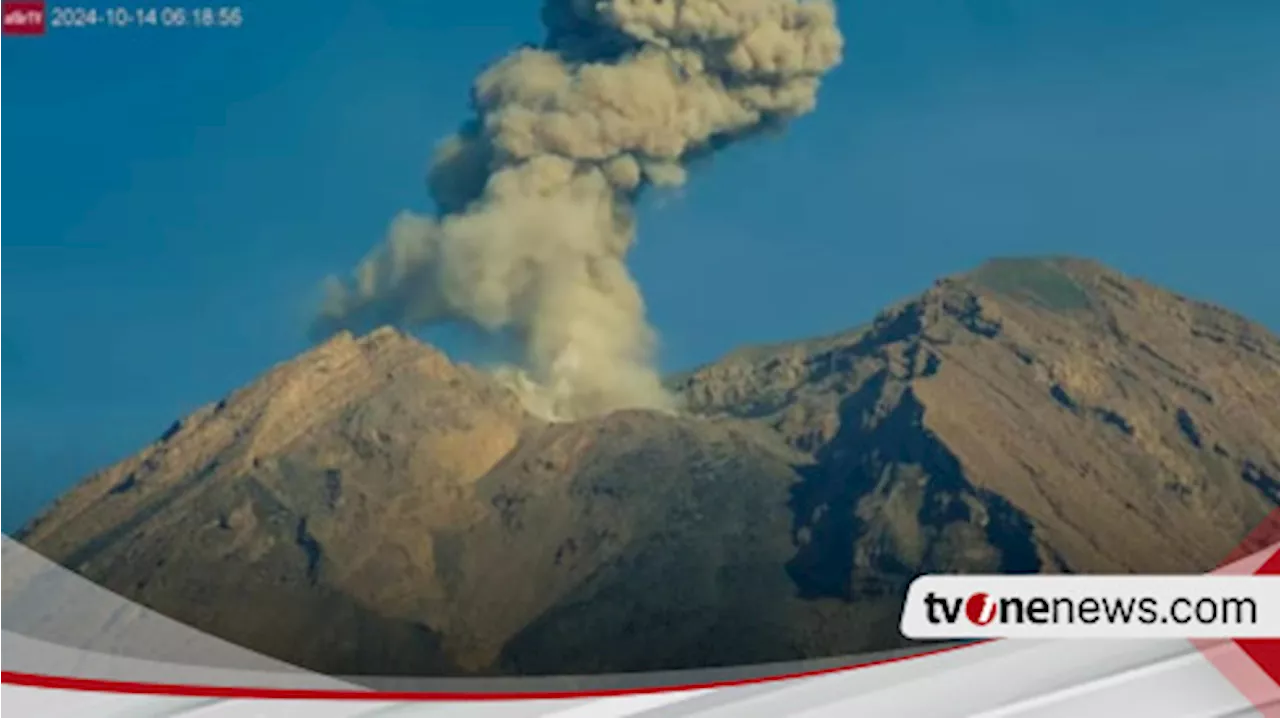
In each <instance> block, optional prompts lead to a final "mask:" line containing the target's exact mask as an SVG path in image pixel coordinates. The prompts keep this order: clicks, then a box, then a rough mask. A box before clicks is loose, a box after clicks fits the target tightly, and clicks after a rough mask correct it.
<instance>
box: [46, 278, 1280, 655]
mask: <svg viewBox="0 0 1280 718" xmlns="http://www.w3.org/2000/svg"><path fill="white" fill-rule="evenodd" d="M673 384H674V388H676V389H677V390H678V391H679V392H680V393H681V394H682V395H683V396H684V398H685V400H686V402H687V405H688V410H687V412H685V413H684V414H683V415H680V416H668V415H662V414H655V413H649V412H619V413H616V414H613V415H610V416H607V417H603V418H600V419H595V420H591V421H583V422H577V423H571V424H548V423H545V422H542V421H540V420H538V419H535V418H533V417H532V416H530V415H528V414H526V413H525V412H524V411H523V410H522V409H521V407H520V406H519V404H518V402H517V401H516V400H515V398H514V397H513V396H512V395H511V394H510V393H508V392H507V391H506V390H504V389H503V388H502V387H500V386H499V385H498V384H496V383H495V382H494V381H493V380H491V379H490V378H489V377H488V376H487V375H486V374H484V373H482V372H480V371H477V370H475V369H472V368H470V367H467V366H465V365H457V364H454V363H451V362H450V361H449V360H448V359H447V358H446V357H444V356H443V355H442V354H441V353H439V352H437V351H436V350H434V349H432V348H431V347H428V346H426V345H423V344H421V343H419V342H417V341H416V340H414V339H412V338H409V337H407V336H405V335H403V334H401V333H399V332H397V331H394V330H391V329H383V330H379V331H376V332H374V333H372V334H370V335H368V336H366V337H363V338H358V339H357V338H355V337H352V336H350V335H345V334H344V335H338V336H336V337H334V338H333V339H331V340H330V341H328V342H327V343H325V344H323V345H322V346H319V347H317V348H316V349H314V350H312V351H311V352H309V353H307V354H305V355H303V356H301V357H299V358H297V359H295V360H293V361H291V362H288V363H285V364H283V365H280V366H278V367H276V368H274V369H273V370H271V371H270V372H268V373H267V374H266V375H265V376H264V377H262V378H261V379H260V380H258V381H257V382H255V383H253V384H252V385H250V386H249V387H247V388H245V389H243V390H241V391H239V392H237V393H235V394H232V395H231V396H229V397H227V398H226V399H224V400H222V401H220V402H218V403H216V404H214V405H211V406H208V407H205V408H203V409H201V410H199V411H198V412H196V413H195V414H193V415H192V416H190V417H188V418H186V419H184V420H182V421H181V422H178V423H176V424H175V425H174V426H173V427H172V428H171V429H170V430H169V431H168V432H166V433H165V435H164V436H163V437H162V438H161V439H160V440H159V441H158V442H156V443H155V444H153V445H152V446H150V447H148V448H147V449H145V450H144V451H143V452H141V453H140V454H138V455H137V456H135V457H133V458H131V459H128V460H126V461H124V462H121V463H120V464H117V465H116V466H113V467H111V468H109V469H106V470H105V471H103V472H101V473H99V474H97V475H95V476H93V477H90V478H89V479H88V480H86V481H85V482H84V483H83V484H81V485H80V486H78V487H77V488H75V489H73V490H72V491H70V492H68V493H67V494H66V495H65V496H63V497H62V499H60V500H59V501H58V502H57V503H56V504H55V505H54V506H53V507H52V508H51V509H50V510H49V511H47V512H46V513H45V514H44V515H43V516H42V517H41V518H40V519H38V520H37V521H36V522H34V523H33V524H32V525H31V526H30V527H28V528H27V529H26V530H25V531H24V532H23V534H22V536H21V538H22V539H23V540H24V541H25V542H26V543H27V544H28V545H30V546H32V547H33V548H35V549H36V550H38V551H40V552H42V553H44V554H45V555H47V556H49V557H51V558H53V559H54V560H56V561H58V562H60V563H62V564H64V565H66V566H68V567H70V568H72V569H74V570H76V571H78V572H80V573H82V574H84V575H85V576H87V577H89V578H91V579H93V580H95V581H97V582H99V583H101V584H103V585H105V586H107V587H109V588H111V589H112V590H115V591H117V592H119V593H122V594H124V595H126V596H129V597H131V598H134V599H136V600H138V601H140V602H142V603H144V604H146V605H149V606H152V607H154V608H156V609H158V610H160V611H162V612H165V613H167V614H168V615H171V616H173V617H175V618H179V619H180V620H183V621H186V622H188V623H190V624H192V625H195V626H197V627H199V628H202V629H205V630H208V631H210V632H213V633H215V634H217V635H220V636H224V637H227V638H229V639H231V640H233V641H236V642H238V643H241V644H243V645H246V646H248V647H251V648H255V649H257V650H260V651H263V652H266V653H268V654H271V655H273V656H277V657H280V658H283V659H285V660H288V661H291V662H294V663H298V664H302V665H305V666H308V667H312V668H317V669H320V670H326V671H332V672H339V673H370V674H372V673H402V674H403V673H413V674H424V673H425V674H440V675H455V674H495V673H502V674H511V673H517V674H540V673H585V672H604V671H623V670H644V669H660V668H676V667H690V666H707V665H726V664H734V663H748V662H762V661H770V660H785V659H791V658H799V657H808V656H818V655H834V654H840V653H850V652H857V651H863V650H871V649H878V648H885V647H889V646H892V645H896V644H900V643H901V638H900V637H899V636H898V634H897V618H898V612H899V610H900V597H901V595H902V593H903V591H904V590H905V587H906V584H907V583H908V582H909V581H910V579H911V578H912V577H914V576H915V575H917V574H919V573H920V572H925V571H1006V572H1035V571H1039V572H1063V571H1070V572H1114V571H1120V572H1129V571H1141V572H1198V571H1203V570H1206V569H1208V568H1211V567H1212V566H1214V565H1215V564H1216V563H1217V562H1218V561H1219V560H1220V559H1221V558H1222V557H1223V556H1225V555H1226V554H1227V553H1228V552H1229V551H1230V550H1231V549H1232V548H1233V547H1234V546H1235V545H1236V544H1237V543H1238V542H1239V541H1240V540H1241V539H1242V538H1243V537H1244V536H1245V535H1246V534H1247V533H1248V531H1249V530H1250V529H1251V528H1253V527H1254V526H1255V525H1256V524H1257V523H1259V522H1260V521H1261V520H1262V519H1263V518H1264V517H1265V516H1266V515H1267V514H1268V512H1269V511H1271V510H1272V509H1274V508H1275V507H1276V506H1277V505H1280V400H1278V399H1280V341H1277V339H1276V338H1275V337H1273V336H1271V335H1270V334H1268V333H1267V332H1266V331H1265V330H1263V329H1262V328H1260V327H1258V326H1257V325H1254V324H1251V323H1249V322H1248V321H1246V320H1244V319H1242V318H1240V317H1237V316H1235V315H1232V314H1230V313H1228V312H1225V311H1223V310H1221V309H1217V308H1215V307H1212V306H1209V305H1205V304H1201V303H1197V302H1193V301H1190V300H1187V299H1184V298H1181V297H1177V296H1175V295H1173V294H1170V293H1168V292H1165V291H1162V290H1160V289H1158V288H1155V287H1152V286H1150V285H1147V284H1144V283H1142V282H1139V281H1136V280H1133V279H1130V278H1127V277H1124V276H1122V275H1120V274H1118V273H1116V272H1113V271H1111V270H1108V269H1106V268H1104V267H1101V266H1099V265H1096V264H1094V263H1090V262H1086V261H1080V260H1069V259H1060V260H1059V259H1055V260H1002V261H994V262H990V263H988V264H986V265H984V266H983V267H981V268H979V269H978V270H976V271H974V272H971V273H969V274H966V275H961V276H957V277H953V278H949V279H945V280H942V281H939V282H938V283H936V284H935V286H933V287H932V288H930V289H929V290H928V291H927V292H925V293H924V294H922V295H921V296H919V297H917V298H915V299H913V300H911V301H908V302H904V303H901V304H899V305H897V306H895V307H893V308H891V309H889V310H886V311H885V312H883V313H882V314H881V315H880V316H879V317H877V318H876V320H875V321H874V322H873V323H872V324H871V325H870V326H868V327H866V328H864V329H861V330H857V331H853V332H850V333H847V334H843V335H839V336H834V337H828V338H824V339H820V340H813V341H808V342H798V343H794V344H787V345H780V346H773V347H762V348H755V349H752V350H744V351H740V352H737V353H735V354H734V355H731V356H729V357H727V358H725V359H724V360H722V361H720V362H717V363H715V364H712V365H710V366H707V367H703V368H702V369H699V370H697V371H695V372H692V373H689V374H686V375H684V376H682V377H679V378H678V379H676V380H674V381H673Z"/></svg>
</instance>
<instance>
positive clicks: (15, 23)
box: [3, 2, 44, 35]
mask: <svg viewBox="0 0 1280 718" xmlns="http://www.w3.org/2000/svg"><path fill="white" fill-rule="evenodd" d="M3 17H4V34H5V35H43V34H44V3H42V2H7V3H3Z"/></svg>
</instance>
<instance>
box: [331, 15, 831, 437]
mask: <svg viewBox="0 0 1280 718" xmlns="http://www.w3.org/2000/svg"><path fill="white" fill-rule="evenodd" d="M543 21H544V24H545V25H546V28H547V40H546V42H545V44H544V45H543V46H542V47H541V48H538V49H534V48H524V49H520V50H517V51H515V52H513V53H511V54H510V55H508V56H507V57H505V58H503V59H502V60H500V61H498V62H497V63H496V64H494V65H493V66H492V67H490V68H489V69H488V70H486V71H485V72H483V73H482V74H481V75H480V76H479V78H477V79H476V81H475V86H474V90H473V102H474V106H475V112H476V115H475V117H474V119H472V120H470V121H469V122H467V123H466V124H465V125H463V127H462V128H461V129H460V130H459V131H458V133H457V134H456V135H455V136H453V137H450V138H449V139H447V140H446V141H444V142H443V143H441V145H440V147H439V149H438V151H437V154H436V157H435V158H434V161H433V163H432V167H431V170H430V173H429V177H428V184H429V186H430V190H431V194H432V196H433V198H434V199H435V202H436V205H437V207H438V211H439V213H438V215H437V216H436V217H434V218H428V217H421V216H416V215H413V214H403V215H401V216H400V217H398V218H397V219H396V220H395V221H394V222H393V223H392V225H391V228H390V231H389V236H388V237H387V239H386V242H385V243H384V244H383V245H382V246H380V247H379V248H377V249H376V250H375V251H374V252H373V253H372V254H371V255H370V256H369V257H368V258H367V259H365V260H364V261H363V262H362V263H361V264H360V265H359V266H358V267H356V269H355V271H354V272H353V274H352V276H351V277H350V278H349V279H348V280H347V281H344V282H340V281H337V280H331V285H330V287H329V290H330V292H329V295H328V299H327V301H326V303H325V306H324V308H323V310H322V312H321V316H320V317H319V319H318V321H317V331H318V332H321V333H324V332H331V331H334V330H336V329H340V328H352V329H364V328H367V327H369V326H371V325H373V324H381V323H394V324H399V325H402V326H425V325H431V324H435V323H441V322H451V321H462V322H466V323H470V324H472V325H475V326H478V327H480V328H481V329H483V330H486V331H489V332H494V333H505V334H509V335H510V336H512V337H514V338H515V339H516V340H517V342H518V345H519V346H520V347H521V348H522V351H523V357H522V358H521V362H522V365H521V366H520V367H519V369H516V370H512V371H510V372H508V373H507V374H505V376H506V377H507V378H508V379H509V380H510V381H512V382H513V383H514V385H515V386H516V388H517V389H518V390H520V391H521V393H522V395H523V396H524V397H525V399H526V403H527V404H528V405H529V407H530V409H532V410H534V411H535V412H537V413H539V414H542V415H544V416H547V417H550V418H561V419H573V418H579V417H584V416H590V415H595V414H600V413H604V412H608V411H611V410H615V409H621V408H656V409H664V408H672V398H671V397H670V396H669V395H668V394H667V392H666V391H664V389H663V387H662V385H661V383H660V381H659V376H658V374H657V371H656V370H655V368H654V365H653V353H654V349H655V347H654V344H655V335H654V332H653V330H652V329H651V328H650V327H649V325H648V323H647V322H646V320H645V308H644V301H643V300H642V298H641V296H640V293H639V291H638V290H637V288H636V285H635V282H634V281H633V280H632V278H631V276H630V274H629V273H628V271H627V267H626V265H625V258H626V254H627V250H628V248H629V247H630V246H631V244H632V241H633V239H634V236H635V226H634V224H635V223H634V214H633V208H634V203H635V201H636V198H637V196H638V195H639V193H640V192H641V190H642V189H643V188H645V187H648V186H677V185H680V184H682V183H683V182H684V181H685V170H684V168H683V166H682V163H683V162H685V161H687V160H688V159H690V158H691V157H692V156H694V155H700V154H704V153H708V152H713V151H718V150H719V149H722V148H723V147H725V146H727V145H730V144H732V143H733V142H734V141H736V140H739V139H742V138H745V137H747V136H749V135H751V134H753V133H755V132H758V131H760V130H764V129H771V128H774V127H777V126H780V125H782V124H784V123H785V122H786V121H787V120H789V119H791V118H793V117H796V116H799V115H802V114H805V113H807V112H809V111H811V110H813V108H814V106H815V102H816V95H817V91H818V83H819V78H820V77H821V76H822V75H823V74H824V73H826V72H827V71H828V70H830V69H831V68H833V67H835V66H836V65H837V64H838V63H839V61H840V55H841V50H842V44H843V40H842V38H841V35H840V32H839V30H838V28H837V26H836V21H835V8H834V6H833V5H832V4H831V3H830V2H827V1H826V0H810V1H806V0H547V1H546V2H545V4H544V7H543Z"/></svg>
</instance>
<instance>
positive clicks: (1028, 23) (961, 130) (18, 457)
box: [2, 0, 1280, 531]
mask: <svg viewBox="0 0 1280 718" xmlns="http://www.w3.org/2000/svg"><path fill="white" fill-rule="evenodd" d="M840 4H841V9H842V11H843V15H842V25H843V27H844V29H845V33H846V35H847V37H848V53H847V56H846V62H845V64H844V66H843V67H842V68H841V69H840V70H839V71H838V72H837V73H836V74H835V75H833V76H832V78H831V79H830V81H829V82H828V84H827V85H826V87H825V90H824V92H823V95H822V99H821V106H820V108H819V111H818V112H817V113H816V114H815V115H814V116H812V117H810V118H807V119H805V120H803V121H802V122H800V123H799V124H797V125H796V126H795V127H794V128H793V130H792V132H791V133H790V134H789V135H788V136H786V137H785V138H782V139H779V140H773V141H767V142H763V143H760V144H756V145H753V146H750V147H743V148H739V151H737V152H734V153H732V154H726V155H724V156H722V157H720V158H718V159H717V160H716V161H715V162H714V163H712V164H711V165H709V166H707V167H705V168H703V169H701V170H699V172H698V174H697V175H695V177H694V178H693V181H692V183H691V185H690V186H689V188H688V189H687V190H686V191H685V192H684V193H683V194H682V195H681V196H679V197H672V198H668V199H667V200H666V201H661V202H659V201H650V202H648V205H647V207H646V208H645V210H644V212H643V222H644V223H643V224H642V227H641V237H640V245H639V246H638V247H637V249H636V251H635V255H634V262H633V266H634V268H635V272H636V274H637V275H638V277H639V279H640V281H641V283H642V285H643V286H644V289H645V291H646V295H647V297H648V301H649V303H650V308H651V316H652V319H653V322H654V323H655V324H656V325H657V327H658V328H659V329H660V331H661V332H662V336H663V341H664V352H663V361H664V365H665V366H667V367H669V368H682V367H686V366H689V365H691V364H696V363H699V362H703V361H706V360H709V359H712V358H714V357H716V356H717V355H720V354H721V353H723V352H725V351H726V350H728V349H730V348H731V347H733V346H736V345H739V344H743V343H753V342H761V341H772V340H779V339H785V338H790V337H802V336H806V335H812V334H816V333H821V332H828V331H833V330H837V329H841V328H845V327H849V326H852V325H855V324H859V323H861V322H862V321H864V320H866V319H867V318H869V317H870V316H871V315H872V314H873V313H874V312H875V310H876V309H878V308H879V307H881V306H883V305H885V304H887V303H889V302H891V301H894V300H896V299H899V298H902V297H905V296H907V295H910V294H912V293H914V292H916V291H918V290H920V289H922V288H924V287H925V286H927V285H928V283H929V282H930V281H931V280H933V279H934V278H936V277H937V276H940V275H943V274H949V273H953V272H957V271H961V270H963V269H966V268H968V267H969V266H971V265H973V264H975V263H977V262H979V261H980V260H981V259H983V258H984V257H987V256H991V255H1004V254H1044V253H1056V254H1058V253H1070V254H1078V255H1088V256H1093V257H1096V258H1098V259H1101V260H1103V261H1106V262H1108V263H1111V264H1113V265H1115V266H1117V267H1119V268H1121V269H1123V270H1125V271H1128V272H1131V273H1134V274H1137V275H1140V276H1143V277H1145V278H1148V279H1151V280H1154V281H1156V282H1159V283H1162V284H1165V285H1167V286H1170V287H1172V288H1174V289H1177V290H1179V291H1182V292H1185V293H1188V294H1191V295H1194V296H1198V297H1203V298H1208V299H1211V300H1214V301H1216V302H1219V303H1222V304H1224V305H1226V306H1228V307H1231V308H1233V309H1235V310H1237V311H1240V312H1242V313H1244V314H1246V315H1249V316H1251V317H1253V318H1255V319H1257V320H1259V321H1261V322H1263V323H1265V324H1267V325H1268V326H1270V327H1272V328H1273V329H1275V328H1280V301H1277V297H1278V296H1280V289H1277V279H1276V277H1277V269H1278V268H1280V129H1278V128H1280V43H1277V42H1276V38H1277V37H1280V2H1276V1H1275V0H1212V1H1208V0H1034V1H1020V0H893V1H892V2H888V1H885V0H844V1H842V2H841V3H840ZM374 5H382V6H385V8H384V9H382V10H376V9H374V7H373V6H374ZM392 6H395V8H396V9H394V10H393V9H390V8H391V7H392ZM244 14H245V27H244V28H243V29H240V30H222V31H215V30H188V31H180V30H158V29H130V30H105V29H104V30H74V31H70V30H61V31H54V32H53V33H52V34H50V35H49V36H47V37H44V38H34V39H29V38H17V39H14V38H6V39H5V40H4V42H3V60H4V62H3V81H4V87H6V88H8V92H6V93H5V94H4V108H5V109H6V110H8V114H7V117H8V118H9V123H8V124H7V125H6V126H7V127H8V128H9V131H8V132H7V133H5V134H4V135H3V171H4V175H5V176H7V177H8V178H9V182H8V184H6V185H5V188H6V189H5V190H4V196H3V199H4V210H5V213H6V216H7V217H8V222H7V223H5V224H4V234H3V259H4V264H3V299H4V300H5V301H4V304H3V321H4V325H3V335H2V338H3V392H4V393H3V397H4V402H5V403H4V407H5V409H6V410H5V411H4V414H3V458H4V464H3V468H4V479H5V481H4V488H6V489H8V491H7V492H6V495H7V496H8V499H9V500H8V501H7V502H4V504H3V524H4V526H3V528H4V530H6V531H12V530H14V529H15V528H17V527H18V526H19V525H20V524H21V523H22V522H23V521H25V520H26V519H27V518H28V517H29V516H30V515H31V514H32V513H33V512H34V511H35V509H37V508H38V507H39V506H40V505H42V504H43V503H45V502H47V501H48V500H49V499H51V498H52V497H53V496H55V495H56V494H57V493H58V492H59V491H61V490H63V489H65V488H66V487H67V486H68V485H69V484H71V483H72V482H73V481H74V480H75V479H77V478H78V477H79V476H81V475H83V474H85V473H87V472H88V471H90V470H92V469H94V468H97V467H99V466H101V465H104V464H106V463H108V462H110V461H113V460H116V459H118V458H122V457H123V456H125V455H128V454H130V453H133V452H134V451H135V450H137V449H139V448H141V447H142V446H143V445H144V444H146V443H147V442H149V441H151V440H152V439H154V438H155V437H156V436H158V435H159V434H160V433H161V432H162V431H163V430H164V428H165V427H166V426H167V425H168V424H169V423H170V422H172V421H173V419H175V418H177V417H179V416H181V415H183V414H186V413H187V412H189V411H191V410H192V409H194V408H196V407H197V406H199V405H201V404H203V403H205V402H208V401H211V400H216V399H217V398H219V397H221V396H222V395H223V394H225V393H226V392H227V391H229V390H231V389H233V388H235V387H238V386H240V385H243V384H244V383H246V382H247V381H249V380H251V379H252V378H254V377H255V376H257V375H258V374H260V373H261V372H262V371H263V370H264V369H265V368H267V367H268V366H269V365H271V364H273V363H275V362H278V361H281V360H284V359H287V358H289V357H290V356H292V355H294V354H295V353H297V352H298V351H300V350H301V349H303V348H304V347H305V346H306V342H305V329H306V322H307V320H308V318H309V312H310V310H311V309H312V307H313V306H314V302H315V299H316V287H317V283H318V282H319V281H320V279H321V278H322V277H323V276H324V275H326V274H329V273H332V272H337V271H344V270H346V269H347V268H348V267H350V266H351V265H352V264H353V263H354V262H355V261H356V260H357V259H359V258H360V257H361V256H362V255H363V254H364V253H365V252H366V251H367V250H368V249H369V248H370V247H372V246H373V244H374V243H375V242H377V241H378V240H379V238H380V236H381V234H382V231H383V229H384V228H385V226H386V224H387V222H388V220H389V219H390V218H391V217H392V215H393V214H394V213H395V212H397V211H398V210H400V209H402V208H406V207H407V208H416V209H420V210H426V209H429V205H428V204H427V202H428V200H427V198H426V194H425V190H424V187H423V180H422V177H423V174H424V169H425V165H426V161H427V158H428V155H429V152H430V149H431V147H432V145H433V144H434V143H435V141H436V140H437V139H438V138H439V137H440V136H442V135H443V134H445V133H446V132H447V131H449V130H450V129H451V128H452V127H453V126H454V125H455V124H456V123H457V122H458V121H459V120H460V119H462V118H463V117H464V114H465V112H466V99H467V92H468V85H469V81H470V78H471V76H472V75H473V73H474V72H475V71H476V70H477V69H479V68H480V67H482V66H483V65H484V64H485V63H486V62H487V61H489V60H492V59H494V58H496V57H498V56H499V55H501V54H502V53H503V52H504V51H505V50H507V49H508V48H510V47H511V46H513V45H515V44H517V43H520V42H525V41H536V40H537V39H538V38H539V29H538V25H537V7H536V3H534V2H532V0H520V1H517V0H501V1H499V0H487V1H485V2H472V3H454V2H419V3H369V2H363V3H361V2H356V1H355V0H352V1H351V2H346V3H343V2H337V1H335V0H316V1H313V2H308V3H285V2H256V1H255V2H250V3H249V5H248V7H246V8H245V13H244Z"/></svg>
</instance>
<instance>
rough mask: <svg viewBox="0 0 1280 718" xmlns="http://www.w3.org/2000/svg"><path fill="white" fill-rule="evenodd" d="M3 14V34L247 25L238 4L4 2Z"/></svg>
mask: <svg viewBox="0 0 1280 718" xmlns="http://www.w3.org/2000/svg"><path fill="white" fill-rule="evenodd" d="M2 4H3V10H2V11H0V17H2V18H3V31H4V32H3V34H4V35H6V36H9V35H28V36H40V35H45V34H49V33H55V32H66V31H70V30H84V29H121V30H124V29H139V28H175V29H178V28H187V29H191V28H194V29H200V28H206V29H218V28H222V29H235V28H239V27H241V26H243V25H244V21H245V18H244V11H243V10H242V9H241V6H239V5H178V4H174V5H115V4H113V1H112V0H106V2H104V3H102V4H88V3H83V4H77V5H60V4H59V5H54V4H48V3H44V2H4V3H2Z"/></svg>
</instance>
